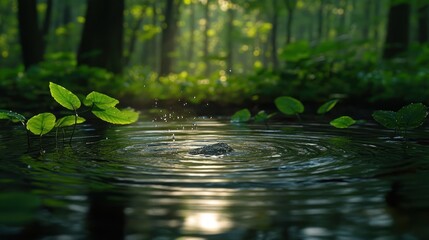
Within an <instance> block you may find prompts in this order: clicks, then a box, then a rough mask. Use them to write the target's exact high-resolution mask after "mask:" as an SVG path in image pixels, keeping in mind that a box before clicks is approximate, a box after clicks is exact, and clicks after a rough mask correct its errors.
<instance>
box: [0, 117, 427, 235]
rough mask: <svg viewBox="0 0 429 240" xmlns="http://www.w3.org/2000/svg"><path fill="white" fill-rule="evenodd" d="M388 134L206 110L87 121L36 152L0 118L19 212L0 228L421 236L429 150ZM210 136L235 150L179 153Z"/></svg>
mask: <svg viewBox="0 0 429 240" xmlns="http://www.w3.org/2000/svg"><path fill="white" fill-rule="evenodd" d="M390 134H391V133H390V132H388V131H382V130H378V129H376V128H374V127H360V128H352V129H347V130H336V129H332V128H329V127H328V126H321V125H310V124H306V125H302V126H299V125H297V126H295V125H281V124H279V125H276V124H273V125H272V126H270V127H269V128H266V126H260V125H233V124H230V123H228V122H223V121H214V120H210V121H209V120H199V121H197V120H195V121H193V122H174V123H165V122H162V123H154V122H141V123H138V124H136V125H132V126H125V127H123V126H122V127H115V126H111V127H107V128H106V127H97V126H90V125H86V126H83V127H81V128H80V129H79V131H78V136H77V137H76V138H75V140H74V142H73V145H72V146H71V147H70V146H68V145H61V144H60V146H59V147H55V146H56V144H55V142H54V140H53V139H49V138H47V139H46V140H45V141H44V142H45V149H46V154H45V155H44V156H40V155H39V151H38V149H30V151H27V148H26V137H25V133H23V132H21V131H19V130H18V129H10V128H3V129H0V142H1V145H0V153H1V154H2V159H1V163H2V164H0V188H1V190H2V191H1V193H0V211H2V212H3V213H5V212H6V209H7V213H8V216H12V215H13V216H17V217H16V218H14V219H13V221H12V219H5V218H4V217H3V218H2V217H1V215H0V238H1V239H3V238H5V239H8V238H13V239H22V238H23V239H26V238H27V239H28V238H39V239H131V240H134V239H137V240H138V239H187V240H189V239H190V240H192V239H258V240H259V239H261V240H262V239H332V238H345V239H374V238H377V237H380V236H382V237H384V238H385V239H404V238H408V239H424V238H427V237H429V230H428V228H427V222H428V219H427V216H429V201H428V200H429V185H428V184H426V183H427V182H428V181H429V174H428V171H429V154H428V153H429V148H428V147H427V146H425V145H420V144H418V141H411V142H408V143H405V142H403V141H398V140H392V139H391V138H390ZM426 134H427V131H426V130H420V131H418V132H415V133H411V135H410V137H412V138H422V137H424V136H425V135H426ZM172 136H174V138H172ZM216 142H225V143H227V144H229V145H230V146H231V147H233V148H234V149H235V151H234V152H232V153H230V154H228V155H224V156H214V157H210V156H199V155H191V154H188V152H189V151H190V150H191V149H195V148H198V147H202V146H205V145H209V144H213V143H216ZM11 199H12V200H11ZM18 200H19V201H18ZM15 209H20V210H15ZM23 209H24V210H23ZM25 209H27V210H25ZM19 216H21V218H20V217H19Z"/></svg>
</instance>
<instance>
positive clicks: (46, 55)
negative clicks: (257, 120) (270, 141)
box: [0, 0, 429, 110]
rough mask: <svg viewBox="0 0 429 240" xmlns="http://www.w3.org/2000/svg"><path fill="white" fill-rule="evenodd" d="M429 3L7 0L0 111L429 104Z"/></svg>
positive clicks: (2, 20)
mask: <svg viewBox="0 0 429 240" xmlns="http://www.w3.org/2000/svg"><path fill="white" fill-rule="evenodd" d="M428 7H429V1H428V0H412V1H408V0H390V1H389V0H376V1H374V0H266V1H259V0H163V1H159V0H88V1H85V0H1V1H0V108H7V109H14V110H20V109H30V108H46V107H49V106H50V101H49V100H48V99H49V91H48V88H47V86H48V82H49V81H53V82H56V83H58V84H61V85H63V86H65V87H67V88H68V89H71V90H72V91H74V92H80V93H82V94H87V93H88V92H89V91H91V90H96V91H100V92H104V93H106V94H109V95H112V96H115V97H117V98H120V99H121V100H122V102H124V103H126V104H128V105H132V106H135V107H146V106H153V105H154V104H155V103H156V104H169V105H171V104H176V105H177V104H184V103H185V104H190V105H192V104H195V106H200V105H202V104H208V103H210V104H213V105H216V106H224V107H238V106H254V105H256V104H259V105H264V104H265V105H270V104H271V105H272V102H273V99H274V98H276V97H278V96H282V95H290V96H294V97H295V98H298V99H300V100H303V101H304V102H308V103H314V104H320V103H322V102H324V101H326V100H327V99H331V98H341V99H343V101H344V102H346V103H349V105H351V106H365V107H378V106H381V105H383V107H384V108H388V107H392V108H393V107H396V106H399V105H403V104H405V103H408V102H423V103H426V104H428V103H429V69H428V67H427V64H428V63H429V45H428V43H429V12H428V9H429V8H428Z"/></svg>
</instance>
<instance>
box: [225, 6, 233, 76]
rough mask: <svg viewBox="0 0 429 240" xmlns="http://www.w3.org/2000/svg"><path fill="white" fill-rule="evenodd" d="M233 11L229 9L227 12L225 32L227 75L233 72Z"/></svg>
mask: <svg viewBox="0 0 429 240" xmlns="http://www.w3.org/2000/svg"><path fill="white" fill-rule="evenodd" d="M234 15H235V14H234V10H233V9H232V8H229V9H228V11H227V17H228V18H227V29H226V30H227V32H226V34H227V35H226V52H227V55H226V69H227V71H228V73H232V71H233V51H234V37H233V33H234V24H233V23H234Z"/></svg>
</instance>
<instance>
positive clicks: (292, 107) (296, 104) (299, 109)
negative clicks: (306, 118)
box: [274, 96, 304, 115]
mask: <svg viewBox="0 0 429 240" xmlns="http://www.w3.org/2000/svg"><path fill="white" fill-rule="evenodd" d="M274 103H275V104H276V107H277V108H278V109H279V110H280V112H282V113H284V114H286V115H294V114H299V113H303V112H304V105H303V104H302V103H301V102H300V101H299V100H298V99H295V98H293V97H287V96H283V97H278V98H276V100H275V101H274Z"/></svg>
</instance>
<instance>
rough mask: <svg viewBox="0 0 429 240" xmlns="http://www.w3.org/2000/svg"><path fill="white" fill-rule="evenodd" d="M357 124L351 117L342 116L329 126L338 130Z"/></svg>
mask: <svg viewBox="0 0 429 240" xmlns="http://www.w3.org/2000/svg"><path fill="white" fill-rule="evenodd" d="M355 123H356V120H354V119H353V118H351V117H349V116H341V117H339V118H336V119H334V120H332V121H331V122H330V123H329V124H331V126H334V127H336V128H348V127H350V126H352V125H353V124H355Z"/></svg>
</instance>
